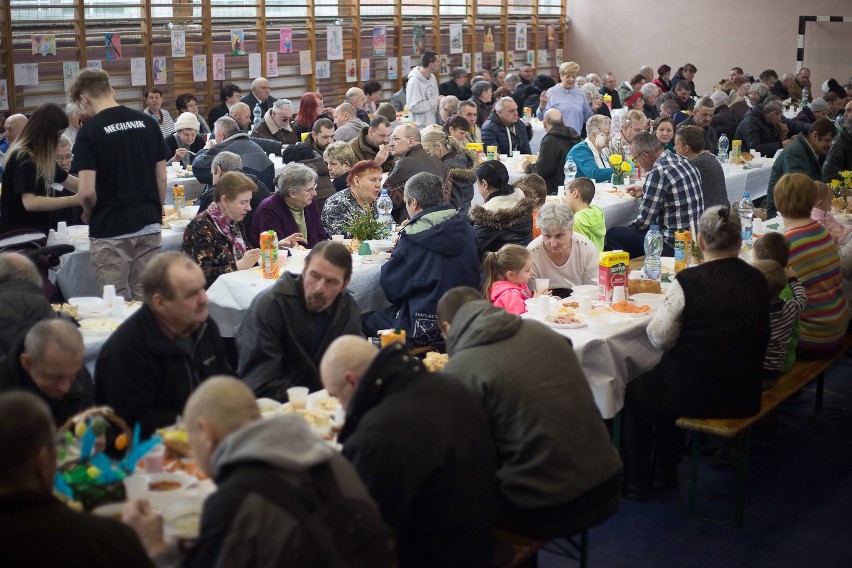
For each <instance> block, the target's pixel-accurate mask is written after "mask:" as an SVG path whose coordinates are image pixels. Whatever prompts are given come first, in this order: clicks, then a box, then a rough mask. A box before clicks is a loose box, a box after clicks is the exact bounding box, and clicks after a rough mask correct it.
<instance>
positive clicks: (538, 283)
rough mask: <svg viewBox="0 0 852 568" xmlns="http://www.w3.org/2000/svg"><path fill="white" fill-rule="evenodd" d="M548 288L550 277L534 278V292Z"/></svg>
mask: <svg viewBox="0 0 852 568" xmlns="http://www.w3.org/2000/svg"><path fill="white" fill-rule="evenodd" d="M548 288H550V278H536V279H535V291H536V292H544V291H545V290H547V289H548Z"/></svg>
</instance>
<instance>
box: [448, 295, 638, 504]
mask: <svg viewBox="0 0 852 568" xmlns="http://www.w3.org/2000/svg"><path fill="white" fill-rule="evenodd" d="M447 353H449V355H450V360H449V362H448V363H447V366H446V367H445V368H444V372H445V373H447V374H449V375H453V376H455V377H458V378H459V379H460V380H461V381H462V383H463V384H464V385H465V386H467V387H468V388H469V389H470V390H471V391H473V393H474V394H475V395H476V396H477V398H478V399H479V400H480V401H481V403H482V406H483V407H484V408H485V411H486V413H487V414H488V421H489V424H490V425H491V435H492V437H493V438H494V442H495V444H496V446H497V456H498V462H499V463H498V464H497V479H498V483H499V488H500V493H501V494H502V496H503V497H505V498H506V499H508V500H509V501H510V502H511V503H512V504H513V505H514V506H515V507H517V508H520V509H536V508H545V507H555V506H557V505H560V504H563V503H568V502H570V501H573V500H574V499H576V498H578V497H580V496H581V495H583V494H584V493H587V492H588V491H591V490H593V489H595V488H597V487H599V486H600V485H602V484H603V483H605V482H607V481H608V480H610V479H611V478H612V477H613V476H615V475H617V474H618V472H619V471H620V470H621V461H620V459H619V457H618V453H617V452H616V450H615V449H614V448H613V446H612V443H611V442H610V440H609V435H608V434H607V430H606V427H605V426H604V423H603V420H602V419H601V414H600V411H599V410H598V408H597V406H595V401H594V397H593V396H592V391H591V389H590V388H589V383H588V382H587V380H586V377H585V376H584V375H583V370H582V369H581V368H580V363H579V361H578V359H577V355H576V354H575V353H574V349H572V347H571V343H570V341H569V340H567V339H566V338H565V337H562V336H561V335H558V334H556V333H554V332H553V331H551V330H550V329H548V328H547V327H546V326H544V325H543V324H541V323H538V322H534V321H530V320H522V319H521V318H519V317H517V316H513V315H511V314H509V313H507V312H506V311H505V310H503V309H502V308H495V307H493V306H492V305H491V303H490V302H488V301H486V300H478V301H473V302H468V303H467V304H465V305H464V306H462V307H461V308H460V309H459V311H458V313H457V314H456V316H455V318H454V319H453V322H452V329H451V330H450V334H449V336H448V337H447Z"/></svg>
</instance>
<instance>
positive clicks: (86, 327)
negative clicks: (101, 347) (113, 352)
mask: <svg viewBox="0 0 852 568" xmlns="http://www.w3.org/2000/svg"><path fill="white" fill-rule="evenodd" d="M119 325H121V320H120V319H117V318H90V319H83V320H80V333H82V334H83V336H85V337H106V336H108V335H109V334H111V333H112V332H113V331H115V330H116V329H118V326H119Z"/></svg>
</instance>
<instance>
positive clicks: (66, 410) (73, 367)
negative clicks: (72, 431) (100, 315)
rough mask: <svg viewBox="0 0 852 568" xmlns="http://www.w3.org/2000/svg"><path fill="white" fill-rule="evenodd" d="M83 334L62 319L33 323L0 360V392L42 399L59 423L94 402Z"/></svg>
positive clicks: (60, 424)
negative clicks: (0, 361)
mask: <svg viewBox="0 0 852 568" xmlns="http://www.w3.org/2000/svg"><path fill="white" fill-rule="evenodd" d="M84 351H85V348H84V346H83V336H82V335H80V332H79V330H78V329H77V327H76V326H75V325H74V324H72V323H71V322H68V321H64V320H61V319H50V320H44V321H41V322H39V323H37V324H35V325H34V326H33V327H32V329H30V331H29V332H28V333H27V336H26V339H24V340H23V341H20V342H18V344H17V345H15V346H14V347H12V350H11V351H10V352H9V356H8V357H7V358H6V360H5V362H4V363H3V364H0V392H6V391H10V390H25V391H28V392H31V393H33V394H34V395H36V396H38V397H39V398H40V399H42V400H43V401H44V402H45V403H46V404H47V405H48V407H49V408H50V413H51V414H52V415H53V421H54V422H55V423H56V425H57V426H62V425H63V424H64V423H65V421H67V420H68V419H69V418H71V417H72V416H74V415H75V414H78V413H79V412H82V411H83V410H85V409H87V408H89V407H91V406H93V405H94V403H95V395H94V385H93V384H92V377H91V375H89V372H88V371H87V370H86V367H84V366H83V354H84Z"/></svg>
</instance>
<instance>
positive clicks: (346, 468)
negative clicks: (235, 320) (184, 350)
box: [125, 376, 390, 568]
mask: <svg viewBox="0 0 852 568" xmlns="http://www.w3.org/2000/svg"><path fill="white" fill-rule="evenodd" d="M183 417H184V423H185V424H186V429H187V434H188V436H189V445H190V447H192V451H193V455H194V456H195V458H196V459H197V460H198V465H199V467H200V468H201V470H202V471H203V472H204V473H205V474H206V475H208V476H209V477H210V478H211V479H213V480H215V482H216V486H217V490H216V492H215V493H214V494H213V495H211V496H210V497H209V498H208V499H207V501H206V503H205V504H204V512H203V515H202V518H201V534H200V535H199V538H198V542H197V543H196V544H195V546H194V547H193V548H192V551H191V552H190V554H189V556H188V557H187V558H186V559H185V561H184V562H183V564H182V566H184V567H191V566H198V567H207V566H233V567H239V566H273V565H285V564H288V562H289V561H291V560H292V559H295V558H298V559H299V565H303V566H329V565H332V555H334V554H340V553H341V552H342V551H341V550H331V551H330V550H328V549H327V548H326V547H323V546H318V545H317V544H315V543H317V542H323V541H322V540H321V539H315V538H314V537H312V536H311V534H310V532H309V530H310V529H309V528H308V527H307V526H306V525H305V524H302V522H301V520H300V516H299V514H298V513H297V512H296V511H297V510H298V508H299V506H302V507H305V506H310V507H313V506H316V501H317V496H316V494H311V491H310V490H309V489H307V487H308V484H309V483H311V482H313V483H316V484H317V486H318V487H320V489H321V491H323V492H325V493H326V494H328V493H330V494H334V492H336V491H339V492H340V493H341V494H342V497H344V498H348V499H353V500H356V501H358V502H360V503H361V504H362V507H361V509H360V510H361V512H362V513H363V515H364V516H363V517H359V520H358V521H355V519H354V518H352V517H350V519H351V520H353V521H355V522H358V523H360V524H359V526H356V527H354V528H355V532H356V534H361V535H366V536H368V535H370V534H375V533H370V532H368V531H370V530H372V529H374V528H375V527H379V528H381V527H382V526H383V525H382V523H381V519H380V518H379V514H378V510H377V508H376V505H375V503H374V502H373V501H372V499H370V496H369V494H368V493H367V490H366V488H365V487H364V485H363V484H362V483H361V481H360V480H359V479H358V475H357V474H356V473H355V470H354V469H353V468H352V466H351V465H350V464H349V462H347V461H346V460H345V459H344V458H343V457H342V456H341V455H340V454H339V453H338V452H337V451H335V450H334V448H332V447H331V446H330V445H328V444H327V443H326V442H325V441H324V440H322V439H321V438H319V437H318V436H317V435H316V434H315V433H314V432H313V430H311V428H310V426H308V424H307V422H306V421H305V420H304V419H303V418H302V417H300V416H298V415H297V414H290V413H288V414H281V415H278V416H275V417H274V418H269V419H267V420H263V419H261V417H260V411H259V410H258V406H257V403H256V401H255V398H254V394H253V393H252V392H251V389H249V388H248V387H247V386H246V385H245V384H244V383H242V382H241V381H239V380H237V379H234V378H231V377H225V376H218V377H211V378H210V379H209V380H208V381H206V382H205V383H204V384H203V385H201V386H200V387H199V388H198V389H197V390H196V391H195V392H194V393H193V394H192V396H191V397H190V398H189V400H188V401H187V403H186V407H185V409H184V412H183ZM297 487H298V488H299V489H298V490H297V489H296V488H297ZM125 520H126V521H127V522H128V523H129V524H130V525H131V526H132V527H133V528H134V529H135V530H136V532H137V534H138V535H139V537H140V539H141V540H142V543H143V545H144V546H145V549H146V551H147V552H148V554H149V555H150V556H151V557H152V558H156V559H157V560H158V561H162V560H165V558H164V557H163V556H162V555H167V554H168V553H167V552H166V547H165V543H164V542H163V534H162V520H161V519H160V517H159V516H158V515H156V514H155V513H154V512H153V511H152V510H151V508H150V505H149V504H148V502H147V501H135V502H133V503H131V504H130V505H129V506H128V508H127V510H126V512H125ZM327 528H329V533H330V534H327V535H324V536H329V537H331V539H330V540H331V542H337V540H338V539H337V538H336V537H339V536H342V535H339V534H335V533H334V527H327ZM269 535H275V538H274V540H273V541H272V543H271V542H270V540H269ZM366 536H365V538H366ZM377 549H378V550H379V556H378V557H373V558H374V562H372V563H371V565H373V566H377V567H380V568H381V567H382V566H389V564H390V555H389V547H388V542H387V539H386V540H385V541H384V542H382V543H381V546H380V547H377ZM382 552H383V553H384V557H382V555H381V553H382ZM373 553H374V554H375V553H376V549H373ZM158 564H159V562H158Z"/></svg>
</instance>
